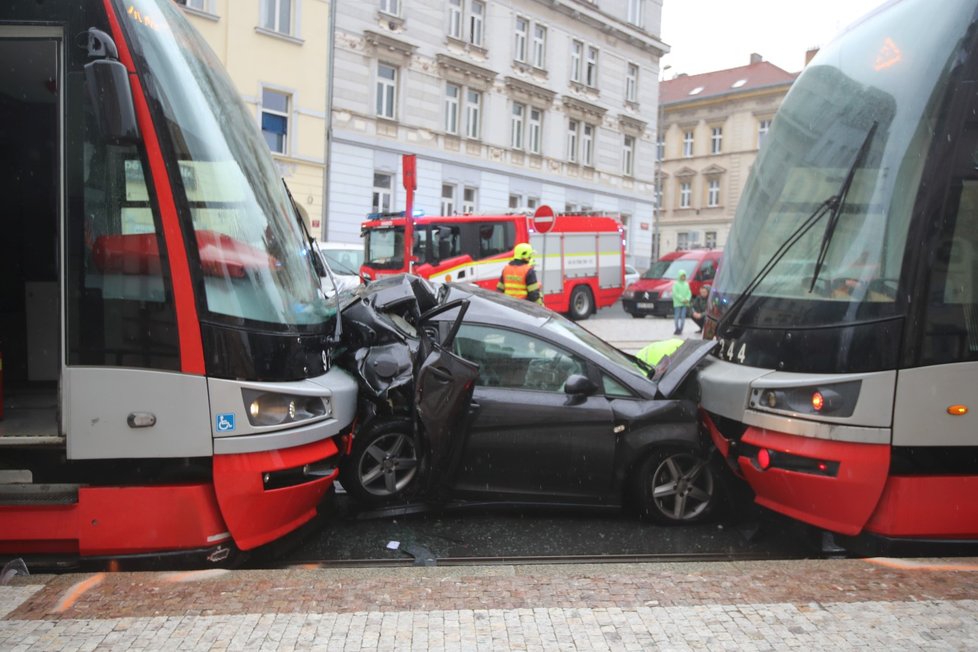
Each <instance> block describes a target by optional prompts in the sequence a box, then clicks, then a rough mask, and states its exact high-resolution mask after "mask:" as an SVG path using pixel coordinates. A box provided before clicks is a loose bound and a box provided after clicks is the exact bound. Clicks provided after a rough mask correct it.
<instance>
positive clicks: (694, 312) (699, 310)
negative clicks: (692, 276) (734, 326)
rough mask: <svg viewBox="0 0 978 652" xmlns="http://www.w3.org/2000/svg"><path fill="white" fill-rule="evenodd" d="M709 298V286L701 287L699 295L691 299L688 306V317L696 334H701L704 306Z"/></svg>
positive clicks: (704, 315)
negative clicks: (694, 327)
mask: <svg viewBox="0 0 978 652" xmlns="http://www.w3.org/2000/svg"><path fill="white" fill-rule="evenodd" d="M709 298H710V286H709V285H701V286H700V291H699V294H697V295H696V296H695V297H693V300H692V301H691V302H690V304H689V309H690V317H691V318H692V320H693V323H694V324H696V326H697V329H698V330H697V331H696V332H697V333H702V332H703V324H705V323H706V306H707V300H708V299H709Z"/></svg>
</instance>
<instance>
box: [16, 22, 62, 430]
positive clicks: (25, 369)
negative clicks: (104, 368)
mask: <svg viewBox="0 0 978 652" xmlns="http://www.w3.org/2000/svg"><path fill="white" fill-rule="evenodd" d="M61 46H62V38H61V30H60V29H52V28H46V27H7V26H0V61H2V62H3V65H2V66H0V354H2V356H3V367H2V371H3V373H2V376H0V378H2V383H3V386H2V392H3V402H4V408H5V409H4V419H3V420H2V421H0V436H3V437H12V436H16V437H18V438H23V437H31V438H37V439H42V440H45V441H44V443H53V440H54V441H60V440H61V435H62V433H63V429H62V425H61V423H59V416H58V415H59V410H58V405H59V397H58V380H59V377H60V373H61V360H62V359H63V356H62V347H61V341H62V337H61V334H62V332H61V329H62V319H61V284H60V281H59V274H60V264H59V251H60V240H61V237H60V229H59V225H60V224H61V206H62V178H63V174H62V169H63V168H62V148H61V146H60V132H61V130H60V124H61V120H60V116H61V113H62V102H61V81H60V80H61V75H60V70H59V61H60V60H61V56H60V50H61ZM8 441H9V440H8Z"/></svg>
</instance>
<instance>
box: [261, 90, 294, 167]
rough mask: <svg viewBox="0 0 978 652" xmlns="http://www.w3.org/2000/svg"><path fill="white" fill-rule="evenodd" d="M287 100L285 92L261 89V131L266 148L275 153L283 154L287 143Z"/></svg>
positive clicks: (288, 98) (287, 96)
mask: <svg viewBox="0 0 978 652" xmlns="http://www.w3.org/2000/svg"><path fill="white" fill-rule="evenodd" d="M289 100H290V97H289V95H288V94H287V93H280V92H278V91H273V90H270V89H267V88H264V89H262V92H261V133H262V135H263V136H264V137H265V142H266V143H268V148H269V149H270V150H272V151H273V152H275V153H276V154H285V153H286V147H287V145H288V136H289Z"/></svg>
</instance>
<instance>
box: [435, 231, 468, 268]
mask: <svg viewBox="0 0 978 652" xmlns="http://www.w3.org/2000/svg"><path fill="white" fill-rule="evenodd" d="M431 239H432V247H433V248H434V250H435V258H436V261H442V260H448V259H449V258H455V257H456V256H461V255H462V253H463V252H462V231H461V228H460V227H458V226H451V225H447V224H439V225H437V226H433V227H432V229H431Z"/></svg>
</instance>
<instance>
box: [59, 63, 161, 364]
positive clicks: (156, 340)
mask: <svg viewBox="0 0 978 652" xmlns="http://www.w3.org/2000/svg"><path fill="white" fill-rule="evenodd" d="M80 77H81V76H80V75H77V76H76V75H72V78H71V79H70V81H69V83H70V84H73V85H77V86H76V92H75V93H74V94H71V93H69V97H75V98H80V99H79V101H80V102H84V105H85V106H84V107H79V108H80V109H83V110H79V111H74V112H70V113H69V115H70V118H69V119H75V120H78V121H79V123H80V124H78V125H77V129H78V130H79V131H80V132H81V133H83V134H84V139H83V140H82V141H81V142H77V144H76V145H75V146H74V147H72V148H70V149H69V151H68V160H67V163H68V170H69V174H68V202H69V206H68V216H69V218H68V222H67V228H66V234H67V235H66V238H67V246H66V249H67V257H68V268H67V279H66V283H67V291H66V296H67V302H68V305H67V307H68V361H69V364H83V365H113V366H116V365H117V366H126V367H143V368H151V369H179V368H180V358H179V342H178V338H177V329H176V315H175V310H174V306H173V292H172V289H171V286H170V282H169V277H168V274H167V266H166V252H165V248H164V246H163V243H162V238H161V236H160V220H159V214H158V210H157V208H156V205H155V201H154V200H153V198H152V196H151V195H150V192H149V190H148V188H147V186H148V181H149V179H148V173H147V172H146V170H147V167H146V165H145V163H144V161H145V157H144V153H143V151H142V146H141V145H140V146H138V147H137V146H135V145H116V144H110V143H109V142H107V141H106V139H105V138H103V136H102V134H101V133H100V131H99V128H98V123H97V121H96V120H95V118H94V113H93V112H92V110H91V106H90V104H89V102H90V100H89V95H88V93H85V92H84V89H82V88H78V86H80V85H81V79H80ZM70 130H71V129H69V131H70Z"/></svg>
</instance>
